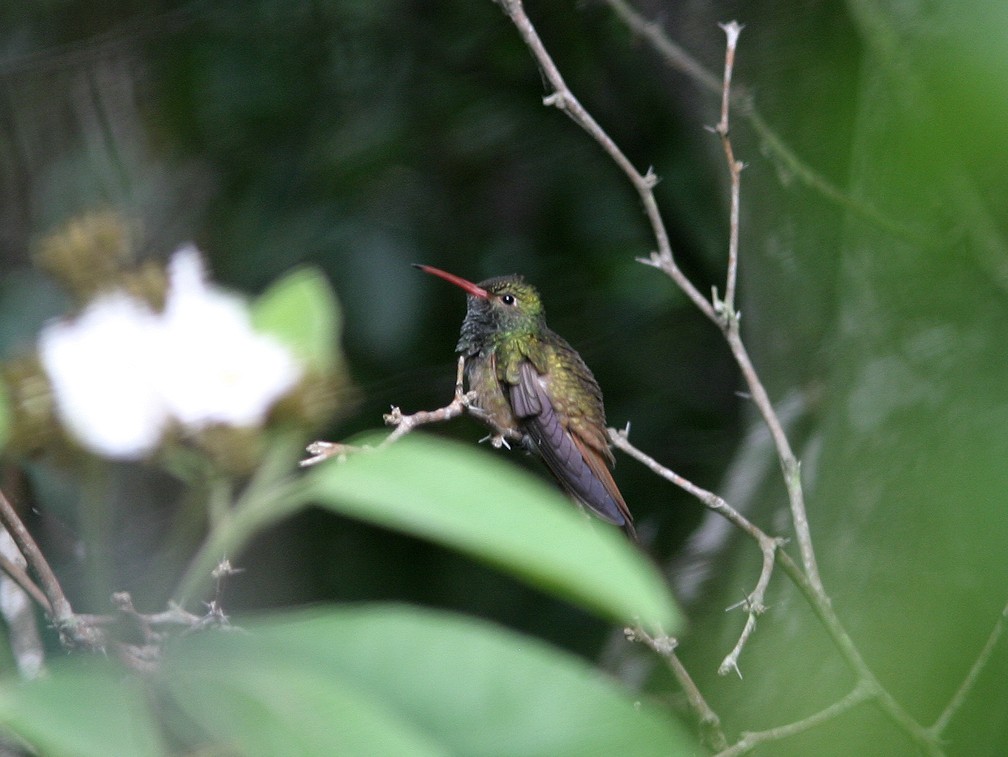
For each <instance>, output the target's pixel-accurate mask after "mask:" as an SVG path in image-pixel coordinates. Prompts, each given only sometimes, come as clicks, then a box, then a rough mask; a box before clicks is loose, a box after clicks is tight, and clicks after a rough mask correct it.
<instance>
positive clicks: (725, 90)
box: [714, 21, 743, 324]
mask: <svg viewBox="0 0 1008 757" xmlns="http://www.w3.org/2000/svg"><path fill="white" fill-rule="evenodd" d="M721 28H722V29H723V30H724V33H725V36H726V37H727V44H726V45H725V65H724V84H723V86H722V90H721V120H720V121H718V124H717V126H715V127H714V132H715V133H716V134H717V135H718V136H719V137H721V147H722V148H723V149H724V153H725V158H726V160H727V161H728V174H729V175H730V176H731V192H730V196H731V212H730V214H729V215H730V223H729V228H730V234H729V237H728V273H727V278H726V282H725V298H724V302H721V303H719V302H717V301H715V303H714V308H715V310H718V309H720V312H721V317H722V319H723V323H725V324H727V323H728V322H729V321H730V320H738V314H737V313H736V312H735V283H736V281H737V279H738V246H739V244H738V240H739V195H740V188H741V185H742V168H743V165H742V163H741V161H738V160H735V151H734V149H733V148H732V143H731V139H730V138H729V137H728V115H729V114H728V111H729V105H730V103H731V80H732V70H733V69H734V68H735V46H736V45H737V44H738V38H739V34H741V33H742V27H741V26H740V25H739V24H738V23H737V22H736V21H732V22H730V23H727V24H721ZM719 306H720V308H719Z"/></svg>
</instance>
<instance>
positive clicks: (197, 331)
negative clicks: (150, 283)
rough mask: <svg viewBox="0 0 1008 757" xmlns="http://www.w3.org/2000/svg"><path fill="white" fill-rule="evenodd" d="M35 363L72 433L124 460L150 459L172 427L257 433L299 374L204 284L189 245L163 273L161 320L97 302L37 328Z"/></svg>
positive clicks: (123, 300)
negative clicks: (165, 278)
mask: <svg viewBox="0 0 1008 757" xmlns="http://www.w3.org/2000/svg"><path fill="white" fill-rule="evenodd" d="M39 357H40V360H41V362H42V366H43V368H44V369H45V372H46V375H47V376H48V379H49V382H50V384H51V385H52V389H53V394H54V397H55V403H56V411H57V414H58V416H59V418H60V421H61V422H62V424H63V425H64V426H65V428H66V429H67V430H68V431H69V432H70V434H71V435H72V436H73V437H74V438H75V439H76V440H77V441H78V442H79V443H80V444H81V445H82V446H83V447H85V448H86V449H88V450H90V451H92V452H94V453H97V454H99V455H102V456H105V457H111V458H117V459H126V460H129V459H138V458H141V457H143V456H145V455H147V454H149V453H150V452H152V451H153V450H154V449H156V448H157V446H158V445H159V443H160V442H161V439H162V438H163V436H164V434H165V432H166V431H167V430H168V429H169V428H170V427H172V426H173V425H176V426H178V427H181V428H182V429H183V430H184V431H188V432H198V431H201V430H203V429H205V428H208V427H210V426H232V427H240V428H249V427H255V426H258V425H261V424H262V423H263V421H264V420H265V418H266V415H267V413H268V412H269V410H270V408H271V407H272V406H273V405H274V404H275V403H276V401H277V400H278V399H280V398H281V397H283V396H284V395H285V394H287V393H288V392H290V391H291V390H292V389H293V388H294V387H295V385H296V384H297V383H298V381H299V380H300V378H301V376H302V373H303V370H304V369H303V367H302V366H301V365H300V364H299V363H298V361H297V360H296V359H295V358H294V356H293V355H292V354H291V352H290V351H289V350H288V349H287V347H286V346H285V345H283V344H282V343H281V342H280V341H278V340H277V339H275V338H273V337H272V336H269V335H267V334H263V333H260V332H257V331H256V330H255V329H254V328H253V326H252V321H251V317H250V313H249V309H248V306H247V304H246V302H245V301H244V300H243V299H241V298H240V297H238V296H236V295H234V294H231V293H229V292H226V291H224V290H222V289H220V288H219V287H215V286H213V285H212V284H210V283H209V282H208V281H207V279H206V273H205V270H204V267H203V262H202V259H201V257H200V254H199V251H198V250H197V249H196V248H195V247H193V246H191V245H190V246H186V247H183V248H181V249H179V250H178V251H176V252H175V254H174V255H173V256H172V259H171V261H170V263H169V265H168V289H167V292H166V296H165V306H164V309H163V310H162V311H160V312H155V311H154V310H153V309H152V308H151V307H150V306H149V305H148V304H147V303H146V302H143V301H141V300H139V299H136V298H134V297H132V296H131V295H129V294H126V293H125V292H122V291H115V292H111V293H106V294H101V295H98V296H97V297H96V298H95V299H94V300H92V301H91V302H90V303H89V304H88V306H87V307H86V308H85V309H84V311H83V312H82V313H81V314H80V315H79V316H77V318H75V319H74V320H69V321H67V320H64V321H58V322H54V323H50V324H49V325H47V326H46V327H45V328H44V329H43V331H42V333H41V335H40V337H39Z"/></svg>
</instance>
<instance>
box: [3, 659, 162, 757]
mask: <svg viewBox="0 0 1008 757" xmlns="http://www.w3.org/2000/svg"><path fill="white" fill-rule="evenodd" d="M0 725H2V727H3V729H4V730H8V731H10V732H12V733H14V734H17V735H18V736H19V737H21V738H22V739H24V740H25V741H26V742H27V743H28V744H31V746H33V747H34V748H35V749H36V750H37V751H38V753H39V754H45V755H48V756H49V757H58V756H59V755H68V757H89V756H90V755H94V757H108V755H113V754H122V755H127V754H128V755H131V757H147V756H148V755H149V756H150V757H156V756H158V755H166V754H168V751H167V749H166V748H165V746H164V743H163V741H162V739H161V735H160V732H159V730H158V726H157V724H156V722H155V720H154V718H153V716H152V714H151V711H150V710H149V708H148V707H147V706H146V699H145V697H144V696H143V691H142V687H141V686H140V684H139V682H138V681H136V680H133V679H131V678H130V677H129V675H128V674H125V673H124V672H123V670H122V669H121V668H119V667H118V666H113V665H112V664H109V663H107V661H105V660H93V659H92V660H73V661H65V664H63V665H56V666H54V668H53V670H52V671H50V675H49V676H48V677H47V678H44V679H41V680H37V681H31V682H28V683H25V682H22V681H18V680H12V679H6V680H4V681H3V682H0Z"/></svg>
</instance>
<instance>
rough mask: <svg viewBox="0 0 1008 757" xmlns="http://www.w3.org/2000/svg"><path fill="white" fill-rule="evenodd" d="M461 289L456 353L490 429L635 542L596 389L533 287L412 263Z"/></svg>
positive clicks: (508, 278) (516, 277) (507, 278)
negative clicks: (506, 434) (511, 436)
mask: <svg viewBox="0 0 1008 757" xmlns="http://www.w3.org/2000/svg"><path fill="white" fill-rule="evenodd" d="M414 267H415V268H419V269H420V270H421V271H423V272H424V273H429V274H433V275H434V276H438V277H440V278H442V279H444V280H445V281H448V282H450V283H452V284H454V285H455V286H457V287H460V288H462V289H463V290H465V292H466V294H467V297H466V315H465V319H464V320H463V321H462V331H461V333H460V335H459V340H458V345H457V346H456V348H455V349H456V350H457V351H458V352H459V353H461V354H462V355H463V357H464V359H465V377H466V381H467V383H468V385H469V389H470V390H471V391H474V392H475V393H476V403H477V405H478V407H479V409H480V410H481V411H482V412H483V413H484V414H485V415H486V417H487V419H488V420H489V421H490V424H491V425H492V426H494V427H496V428H497V429H500V430H505V431H510V432H514V433H516V434H517V435H519V436H520V437H521V438H522V439H523V441H524V443H525V445H526V446H527V447H529V448H531V449H533V450H535V451H537V452H538V453H539V455H540V456H541V457H542V459H543V461H544V462H545V463H546V467H547V468H549V470H550V472H551V473H552V474H553V476H554V477H555V478H556V479H557V481H558V482H559V483H560V485H561V486H562V487H563V488H564V490H565V491H566V492H567V493H568V494H569V495H570V496H571V497H572V498H573V499H574V500H575V501H576V502H579V503H580V504H582V505H584V506H585V507H587V508H588V509H589V510H590V511H591V512H593V513H594V514H595V515H597V516H598V517H599V518H601V519H602V520H604V521H608V522H609V523H613V524H615V525H617V526H620V527H621V528H622V529H623V530H624V531H625V532H626V533H627V535H628V536H629V537H630V538H631V539H633V540H634V541H636V540H637V533H636V531H635V530H634V526H633V518H632V517H631V515H630V510H629V509H628V508H627V505H626V502H625V501H624V500H623V495H622V494H620V490H619V488H617V486H616V482H615V481H614V480H613V477H612V474H611V473H610V472H609V468H610V467H611V466H612V465H614V464H615V459H614V458H613V454H612V451H611V450H610V449H609V443H608V439H607V435H606V420H605V407H604V405H603V404H602V390H601V389H599V385H598V382H597V381H596V380H595V376H593V375H592V372H591V370H589V368H588V366H587V365H585V362H584V360H582V359H581V356H580V355H579V354H578V353H577V351H575V349H574V348H573V347H571V346H570V345H569V344H568V343H567V342H566V340H564V339H563V337H561V336H560V335H558V334H557V333H555V332H554V331H552V330H551V329H550V328H549V327H548V326H547V325H546V319H545V316H544V313H543V305H542V300H541V299H540V297H539V292H538V291H536V289H535V287H533V286H532V285H531V284H528V283H526V282H525V279H524V278H523V277H522V276H519V275H516V274H515V275H509V276H497V277H495V278H492V279H487V280H486V281H481V282H480V283H479V284H474V283H473V282H471V281H467V280H466V279H463V278H461V277H459V276H456V275H454V274H451V273H448V272H447V271H442V270H441V269H440V268H434V267H432V266H428V265H419V264H417V265H414Z"/></svg>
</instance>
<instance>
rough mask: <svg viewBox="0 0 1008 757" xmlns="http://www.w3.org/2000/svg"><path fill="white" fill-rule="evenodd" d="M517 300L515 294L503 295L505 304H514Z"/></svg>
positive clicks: (502, 300)
mask: <svg viewBox="0 0 1008 757" xmlns="http://www.w3.org/2000/svg"><path fill="white" fill-rule="evenodd" d="M516 301H517V300H515V296H514V295H513V294H503V295H501V302H503V303H504V304H505V305H514V304H515V302H516Z"/></svg>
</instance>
